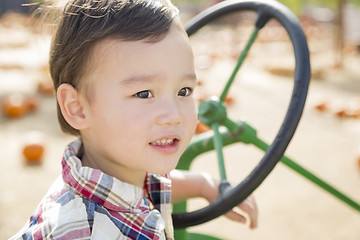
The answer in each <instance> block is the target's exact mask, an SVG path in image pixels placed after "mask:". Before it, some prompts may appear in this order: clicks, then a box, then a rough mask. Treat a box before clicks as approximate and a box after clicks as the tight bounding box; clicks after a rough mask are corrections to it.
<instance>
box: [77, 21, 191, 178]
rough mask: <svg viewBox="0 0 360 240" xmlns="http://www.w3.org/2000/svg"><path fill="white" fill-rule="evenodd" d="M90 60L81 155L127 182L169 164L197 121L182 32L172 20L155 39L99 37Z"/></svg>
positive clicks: (164, 170) (171, 166)
mask: <svg viewBox="0 0 360 240" xmlns="http://www.w3.org/2000/svg"><path fill="white" fill-rule="evenodd" d="M91 61H92V64H91V65H92V66H93V67H92V69H91V70H90V72H89V74H88V76H87V79H86V82H87V83H89V84H92V85H93V86H94V89H95V90H94V95H93V96H92V99H91V100H90V101H89V102H86V103H85V108H84V109H85V112H84V113H85V115H86V118H87V121H88V123H89V124H88V125H89V127H88V128H86V129H83V130H81V135H82V138H83V141H84V147H85V154H84V158H85V159H86V160H91V161H94V160H95V161H96V164H97V165H98V167H99V168H100V169H101V170H103V171H105V172H106V173H108V174H111V175H113V176H115V177H116V176H121V177H118V178H120V179H121V178H123V179H121V180H124V179H125V180H127V181H129V180H128V179H126V178H127V177H126V176H127V175H128V177H130V178H131V176H135V175H136V174H137V173H141V174H143V173H144V172H145V171H148V172H151V173H158V174H163V173H168V172H169V171H171V170H172V169H174V168H175V167H176V165H177V162H178V159H179V158H180V156H181V154H182V153H183V151H184V150H185V149H186V147H187V145H188V144H189V142H190V140H191V138H192V136H193V134H194V131H195V128H196V122H197V116H196V111H195V103H194V98H193V95H192V90H193V89H194V87H195V85H196V77H195V71H194V64H193V55H192V51H191V48H190V45H189V42H188V39H187V36H186V35H185V33H184V32H183V30H181V29H180V27H179V26H178V25H176V24H175V23H173V24H172V26H171V28H170V30H169V32H168V33H167V35H166V36H165V37H164V38H163V39H162V40H161V41H159V42H156V43H148V42H145V41H127V42H124V41H120V40H104V41H102V42H100V43H99V44H98V45H97V46H96V47H95V49H94V51H93V53H92V59H91ZM131 174H135V175H131Z"/></svg>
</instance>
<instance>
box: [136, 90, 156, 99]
mask: <svg viewBox="0 0 360 240" xmlns="http://www.w3.org/2000/svg"><path fill="white" fill-rule="evenodd" d="M134 96H135V97H138V98H151V97H153V95H152V93H151V92H150V91H149V90H145V91H141V92H138V93H135V94H134Z"/></svg>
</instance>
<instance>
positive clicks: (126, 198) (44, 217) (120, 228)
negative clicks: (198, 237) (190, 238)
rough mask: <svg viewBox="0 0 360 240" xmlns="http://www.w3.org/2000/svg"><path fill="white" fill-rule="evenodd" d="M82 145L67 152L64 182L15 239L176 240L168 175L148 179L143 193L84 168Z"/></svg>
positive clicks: (60, 180) (55, 187)
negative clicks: (78, 155) (151, 206)
mask: <svg viewBox="0 0 360 240" xmlns="http://www.w3.org/2000/svg"><path fill="white" fill-rule="evenodd" d="M81 144H82V143H81V141H80V140H77V141H75V142H73V143H71V144H70V145H69V146H67V148H66V150H65V154H64V157H63V160H62V167H63V171H62V178H61V177H59V178H58V179H57V180H56V181H55V183H54V184H53V185H52V187H51V188H50V189H49V191H48V193H47V194H46V195H45V197H44V198H43V200H42V201H41V203H40V205H39V206H38V208H37V209H36V210H35V212H34V214H33V215H32V216H31V218H30V219H29V221H28V222H27V224H26V225H25V226H24V227H23V228H22V229H21V231H20V232H19V233H17V234H16V235H15V236H14V237H12V238H11V239H101V240H106V239H142V240H143V239H144V240H145V239H173V226H172V219H171V205H170V186H171V181H170V178H169V177H168V175H161V176H160V175H154V174H147V177H146V180H145V184H144V189H141V188H138V187H136V186H134V185H130V184H128V183H125V182H121V181H119V180H118V179H116V178H114V177H111V176H109V175H107V174H105V173H103V172H101V171H100V170H97V169H92V168H89V167H82V164H81V161H80V159H79V158H77V157H76V153H77V152H78V151H79V148H80V146H81ZM144 192H145V193H146V194H144ZM145 195H148V196H149V198H150V201H151V202H152V203H153V205H154V207H155V209H150V203H149V200H148V198H146V197H145Z"/></svg>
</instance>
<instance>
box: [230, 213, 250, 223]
mask: <svg viewBox="0 0 360 240" xmlns="http://www.w3.org/2000/svg"><path fill="white" fill-rule="evenodd" d="M226 217H228V218H230V219H231V220H233V221H236V222H240V223H246V217H244V216H242V215H241V214H239V213H237V212H234V211H230V212H228V213H227V214H226Z"/></svg>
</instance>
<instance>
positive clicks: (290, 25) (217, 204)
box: [173, 0, 310, 228]
mask: <svg viewBox="0 0 360 240" xmlns="http://www.w3.org/2000/svg"><path fill="white" fill-rule="evenodd" d="M249 10H250V11H255V12H257V13H258V18H257V21H256V23H255V26H256V27H257V28H258V29H261V28H262V27H263V26H264V25H265V24H266V23H267V22H268V20H269V19H271V18H274V19H276V20H277V21H278V22H279V23H280V24H281V25H282V26H283V27H284V28H285V30H286V31H287V34H288V35H289V37H290V40H291V42H292V45H293V50H294V55H295V73H294V87H293V91H292V95H291V99H290V103H289V106H288V109H287V112H286V116H285V118H284V120H283V122H282V125H281V127H280V129H279V131H278V133H277V135H276V137H275V139H274V140H273V142H272V143H271V145H270V146H269V148H268V150H267V151H266V152H265V154H264V157H263V158H262V159H261V160H260V162H259V163H258V165H257V166H256V167H255V168H254V169H253V170H252V172H251V173H250V174H249V175H248V176H247V177H246V178H245V179H244V180H243V181H242V182H241V183H239V184H238V185H237V186H236V187H234V188H232V189H228V190H226V191H225V192H223V193H221V194H220V196H219V197H218V198H217V199H216V200H215V201H213V202H212V203H210V204H209V205H208V206H206V207H204V208H202V209H199V210H196V211H193V212H186V213H176V214H173V224H174V227H175V228H185V227H189V226H194V225H198V224H201V223H204V222H207V221H210V220H212V219H214V218H216V217H219V216H220V215H223V214H225V213H226V212H228V211H230V210H231V209H232V208H233V207H235V206H236V205H238V204H239V203H240V202H242V201H243V200H245V199H246V198H247V197H248V196H249V195H250V194H251V193H252V192H253V191H254V190H255V189H256V188H257V187H258V186H259V185H260V184H261V183H262V182H263V181H264V179H265V178H266V177H267V175H268V174H269V173H270V172H271V171H272V169H273V168H274V167H275V165H276V164H277V163H278V161H279V160H280V159H281V157H282V156H283V154H284V152H285V150H286V148H287V146H288V144H289V142H290V140H291V139H292V137H293V135H294V133H295V130H296V128H297V125H298V123H299V121H300V118H301V116H302V112H303V109H304V105H305V101H306V96H307V91H308V85H309V82H310V60H309V50H308V46H307V41H306V37H305V34H304V32H303V30H302V28H301V25H300V23H299V21H298V19H297V17H296V16H295V15H294V14H293V12H292V11H291V10H289V9H288V8H287V7H286V6H284V5H282V4H281V3H279V2H277V1H274V0H240V1H239V0H227V1H223V2H220V3H218V4H216V5H214V6H212V7H210V8H208V9H206V10H205V11H203V12H201V13H200V14H199V15H197V16H195V17H194V18H193V19H192V20H190V21H189V23H188V24H187V25H186V27H185V28H186V31H187V33H188V35H189V36H191V35H192V34H194V33H195V32H196V31H198V30H199V29H200V28H201V27H203V26H205V25H206V24H208V23H210V22H212V21H213V20H215V19H217V18H220V17H222V16H224V15H227V14H230V13H233V12H237V11H249Z"/></svg>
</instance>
